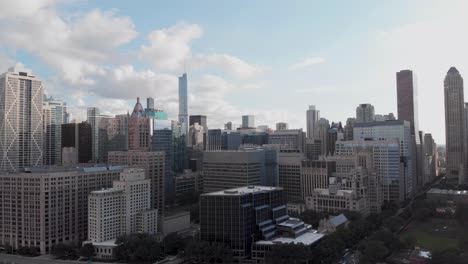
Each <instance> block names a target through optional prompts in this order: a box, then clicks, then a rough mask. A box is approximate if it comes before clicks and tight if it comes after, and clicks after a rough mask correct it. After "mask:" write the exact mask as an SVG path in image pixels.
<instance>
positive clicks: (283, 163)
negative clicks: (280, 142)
mask: <svg viewBox="0 0 468 264" xmlns="http://www.w3.org/2000/svg"><path fill="white" fill-rule="evenodd" d="M304 159H305V157H304V153H302V152H299V151H297V150H295V151H294V150H289V151H288V150H281V151H280V152H279V154H278V179H279V184H278V185H279V187H282V188H283V193H284V197H285V199H286V201H287V202H297V201H302V197H301V162H302V161H303V160H304Z"/></svg>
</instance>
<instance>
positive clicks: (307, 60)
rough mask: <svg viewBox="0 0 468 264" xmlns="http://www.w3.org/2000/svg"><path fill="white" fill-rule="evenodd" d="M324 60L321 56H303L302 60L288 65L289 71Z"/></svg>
mask: <svg viewBox="0 0 468 264" xmlns="http://www.w3.org/2000/svg"><path fill="white" fill-rule="evenodd" d="M324 62H325V59H324V58H322V57H310V58H305V59H304V60H302V61H300V62H297V63H294V64H292V65H291V66H289V70H290V71H296V70H302V69H304V68H308V67H310V66H313V65H317V64H321V63H324Z"/></svg>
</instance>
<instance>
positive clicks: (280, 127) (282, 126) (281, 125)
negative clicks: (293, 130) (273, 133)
mask: <svg viewBox="0 0 468 264" xmlns="http://www.w3.org/2000/svg"><path fill="white" fill-rule="evenodd" d="M276 130H288V123H284V122H279V123H276Z"/></svg>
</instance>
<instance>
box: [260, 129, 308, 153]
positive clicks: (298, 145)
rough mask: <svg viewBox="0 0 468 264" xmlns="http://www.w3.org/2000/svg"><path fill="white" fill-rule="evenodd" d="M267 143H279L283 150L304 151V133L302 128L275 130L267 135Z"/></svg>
mask: <svg viewBox="0 0 468 264" xmlns="http://www.w3.org/2000/svg"><path fill="white" fill-rule="evenodd" d="M268 144H274V145H280V146H281V148H282V149H285V150H299V151H300V152H305V145H306V133H305V132H303V131H302V128H301V129H288V130H277V131H274V132H273V133H270V134H269V135H268Z"/></svg>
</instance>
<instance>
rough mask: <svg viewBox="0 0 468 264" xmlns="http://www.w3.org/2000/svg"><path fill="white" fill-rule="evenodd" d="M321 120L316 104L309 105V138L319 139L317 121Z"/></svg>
mask: <svg viewBox="0 0 468 264" xmlns="http://www.w3.org/2000/svg"><path fill="white" fill-rule="evenodd" d="M319 120H320V111H319V110H316V109H315V105H309V110H307V138H313V139H318V127H317V122H318V121H319Z"/></svg>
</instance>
